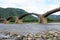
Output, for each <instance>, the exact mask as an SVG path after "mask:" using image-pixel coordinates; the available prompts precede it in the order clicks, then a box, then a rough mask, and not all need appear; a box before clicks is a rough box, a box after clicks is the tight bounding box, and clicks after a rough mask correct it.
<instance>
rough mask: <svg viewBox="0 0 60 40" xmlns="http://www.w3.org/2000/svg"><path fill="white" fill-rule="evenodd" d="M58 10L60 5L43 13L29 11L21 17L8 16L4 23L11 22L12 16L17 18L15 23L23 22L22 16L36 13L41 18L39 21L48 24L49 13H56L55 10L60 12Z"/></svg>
mask: <svg viewBox="0 0 60 40" xmlns="http://www.w3.org/2000/svg"><path fill="white" fill-rule="evenodd" d="M58 11H60V7H59V8H55V9H53V10H50V11H47V12H46V13H44V14H43V15H40V14H36V13H27V14H23V15H21V16H19V17H17V16H14V17H8V18H7V19H5V20H4V23H5V24H9V20H10V19H11V18H15V23H16V24H21V23H23V22H22V18H23V17H25V16H27V15H36V16H38V18H39V19H38V22H39V23H42V24H47V23H48V22H47V17H48V16H49V15H51V14H53V13H55V12H58Z"/></svg>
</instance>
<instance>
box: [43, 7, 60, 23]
mask: <svg viewBox="0 0 60 40" xmlns="http://www.w3.org/2000/svg"><path fill="white" fill-rule="evenodd" d="M58 11H60V7H59V8H55V9H53V10H50V11H47V12H46V13H44V14H43V15H42V16H43V17H42V20H43V21H42V22H45V19H46V21H47V17H48V16H49V15H51V14H53V13H55V12H58ZM46 23H47V22H46Z"/></svg>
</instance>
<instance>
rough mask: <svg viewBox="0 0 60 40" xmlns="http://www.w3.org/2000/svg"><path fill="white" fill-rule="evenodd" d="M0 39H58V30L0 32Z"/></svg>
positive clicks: (59, 32)
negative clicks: (22, 32)
mask: <svg viewBox="0 0 60 40" xmlns="http://www.w3.org/2000/svg"><path fill="white" fill-rule="evenodd" d="M0 40H60V31H46V32H39V33H36V34H31V33H27V34H25V35H22V34H20V33H16V32H8V31H6V32H0Z"/></svg>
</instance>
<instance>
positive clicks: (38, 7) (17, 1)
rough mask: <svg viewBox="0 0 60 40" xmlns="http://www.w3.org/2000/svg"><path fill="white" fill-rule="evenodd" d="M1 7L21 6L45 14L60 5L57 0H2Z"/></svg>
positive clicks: (29, 10) (0, 0)
mask: <svg viewBox="0 0 60 40" xmlns="http://www.w3.org/2000/svg"><path fill="white" fill-rule="evenodd" d="M0 7H4V8H6V7H14V8H21V9H24V10H26V11H27V12H34V13H39V14H43V13H45V12H47V11H49V10H52V9H54V8H57V7H59V3H58V1H57V0H0Z"/></svg>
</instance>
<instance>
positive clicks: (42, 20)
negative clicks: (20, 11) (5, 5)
mask: <svg viewBox="0 0 60 40" xmlns="http://www.w3.org/2000/svg"><path fill="white" fill-rule="evenodd" d="M40 23H42V24H47V18H45V17H44V16H42V15H40Z"/></svg>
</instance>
